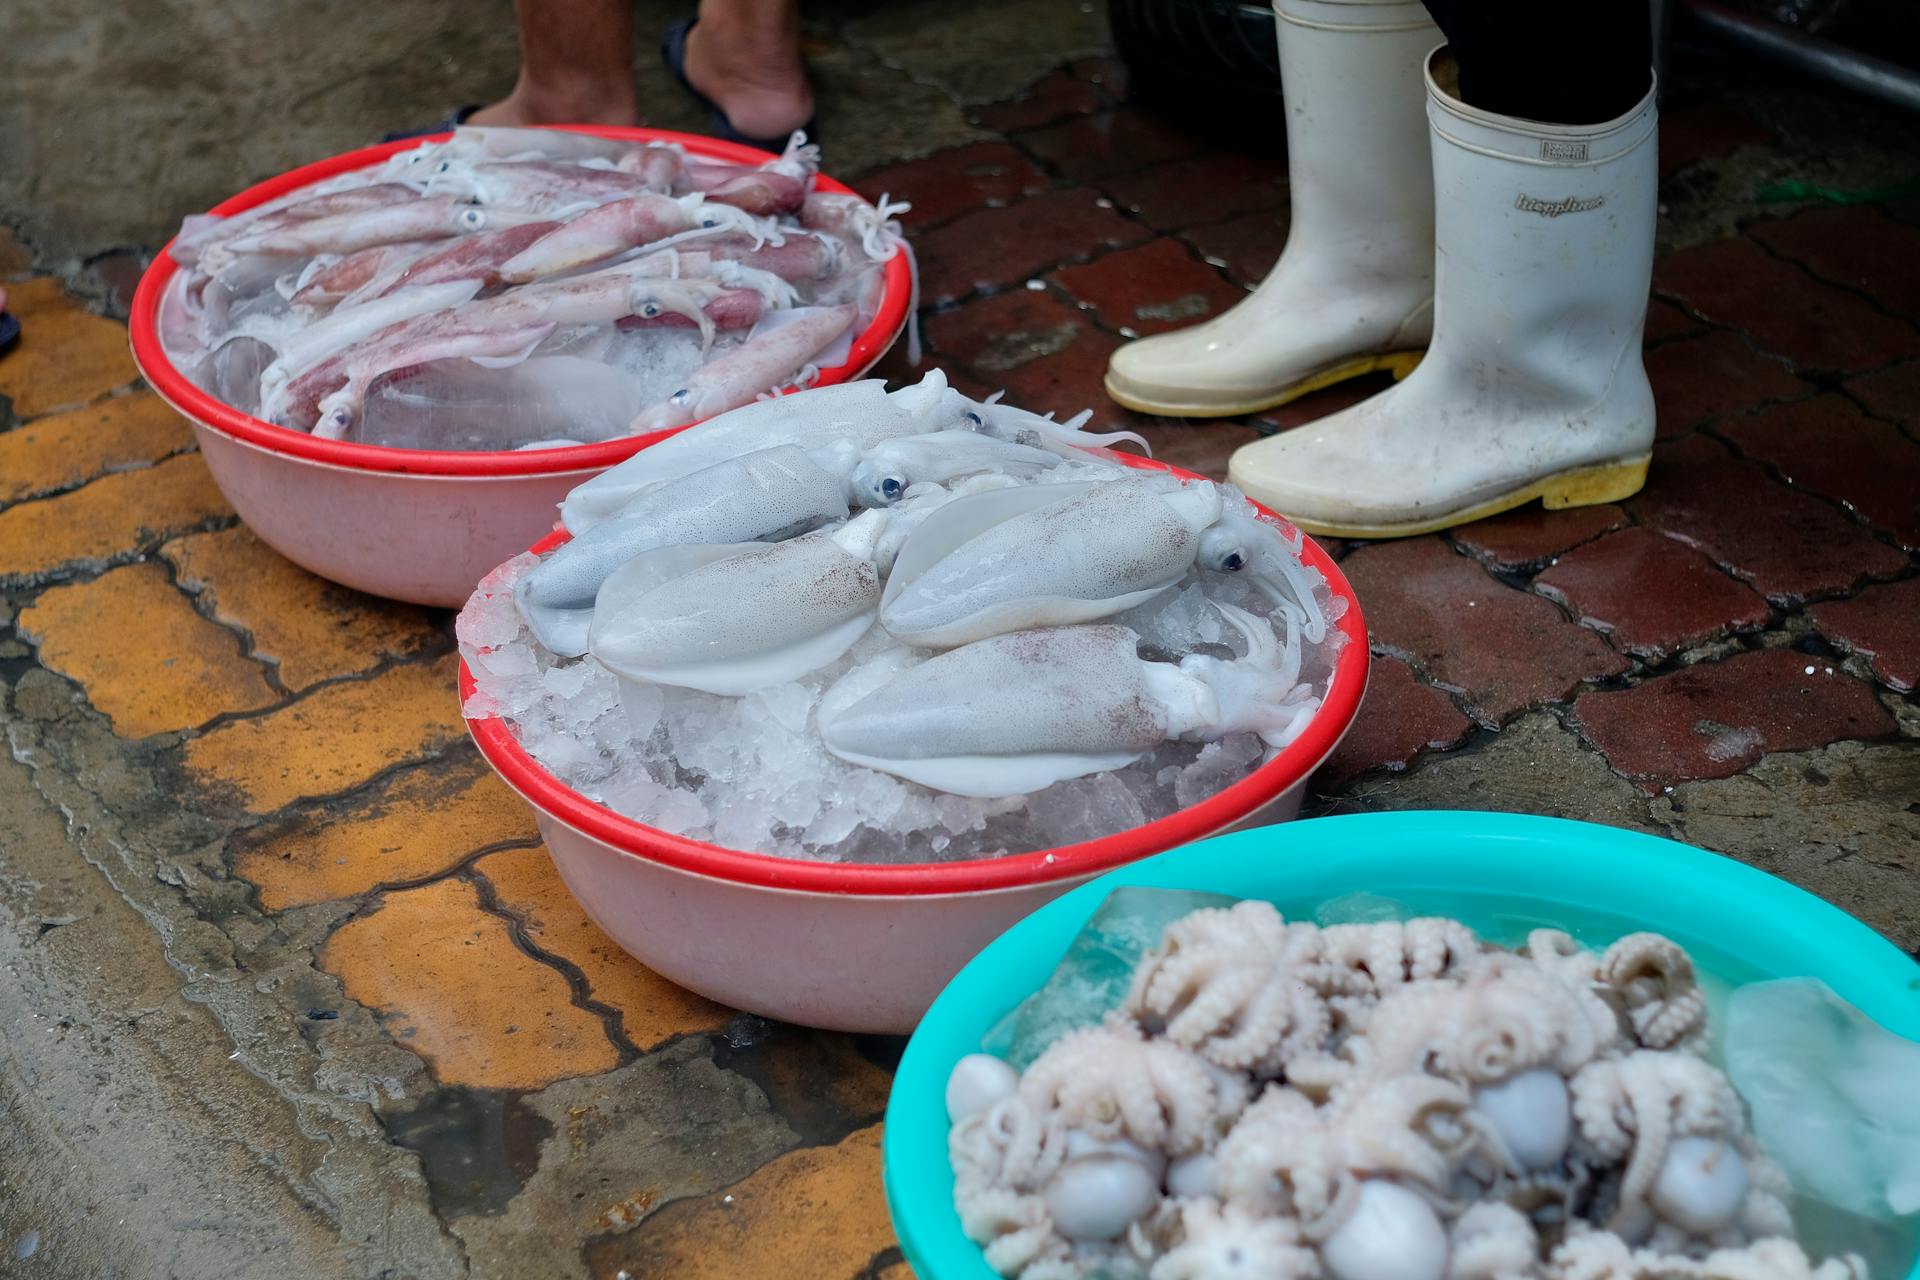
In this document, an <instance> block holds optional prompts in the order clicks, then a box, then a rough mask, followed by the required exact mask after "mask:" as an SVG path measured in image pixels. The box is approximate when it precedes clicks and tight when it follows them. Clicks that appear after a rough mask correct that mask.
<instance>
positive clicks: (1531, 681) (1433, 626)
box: [1340, 537, 1627, 725]
mask: <svg viewBox="0 0 1920 1280" xmlns="http://www.w3.org/2000/svg"><path fill="white" fill-rule="evenodd" d="M1340 567H1341V569H1342V570H1344V571H1345V573H1346V575H1347V577H1348V579H1349V580H1350V581H1351V582H1352V583H1353V586H1354V590H1355V591H1357V592H1358V593H1359V596H1360V600H1361V602H1362V607H1363V608H1364V609H1365V610H1366V615H1367V627H1368V630H1369V631H1370V632H1371V633H1372V635H1373V642H1374V645H1375V647H1376V648H1381V649H1385V650H1386V651H1387V652H1389V653H1392V654H1395V655H1398V656H1403V657H1406V658H1408V659H1409V660H1411V661H1412V663H1413V664H1414V666H1415V667H1417V668H1418V669H1420V670H1421V671H1423V672H1425V673H1426V674H1427V675H1428V676H1430V677H1432V678H1433V680H1434V681H1435V682H1436V683H1439V684H1442V685H1445V686H1447V687H1449V688H1454V689H1459V690H1461V691H1462V693H1463V695H1464V696H1465V699H1466V701H1467V702H1468V704H1469V705H1470V706H1471V707H1472V708H1473V709H1474V711H1475V713H1476V715H1477V717H1478V718H1479V719H1481V720H1482V721H1483V722H1485V723H1487V724H1490V725H1498V724H1503V723H1505V722H1506V721H1508V720H1511V719H1512V718H1513V717H1514V716H1516V715H1518V714H1520V712H1522V711H1524V710H1526V709H1527V708H1528V707H1530V706H1533V705H1535V704H1537V703H1541V702H1548V701H1553V700H1556V699H1559V698H1563V697H1565V696H1566V695H1567V694H1568V693H1569V692H1571V691H1572V690H1573V689H1575V688H1576V687H1578V686H1579V685H1580V684H1582V683H1584V682H1586V681H1588V680H1600V679H1605V678H1607V677H1609V676H1616V675H1619V674H1620V673H1622V672H1623V671H1625V670H1626V669H1627V662H1626V660H1625V659H1624V658H1622V657H1621V656H1620V655H1619V654H1617V653H1615V652H1614V651H1613V650H1612V649H1610V648H1608V647H1607V644H1606V642H1605V641H1604V640H1602V639H1601V638H1600V637H1599V636H1597V635H1595V634H1594V633H1593V632H1591V631H1588V630H1587V629H1586V628H1584V627H1580V626H1576V625H1575V624H1573V623H1571V622H1568V621H1567V620H1566V618H1564V617H1563V616H1561V613H1560V611H1559V610H1558V609H1556V608H1555V607H1554V606H1553V605H1551V604H1549V603H1547V602H1546V601H1545V600H1543V599H1541V598H1540V597H1538V596H1531V595H1528V594H1526V593H1525V592H1520V591H1515V590H1513V589H1512V588H1510V587H1508V586H1506V585H1505V584H1504V583H1502V582H1500V581H1499V580H1497V579H1496V578H1494V577H1493V576H1492V575H1490V574H1489V573H1487V571H1486V570H1484V569H1482V568H1481V567H1480V566H1479V565H1478V564H1475V563H1474V562H1473V561H1472V560H1469V559H1468V558H1466V557H1465V556H1461V555H1456V554H1454V552H1453V551H1452V550H1451V549H1450V548H1449V547H1448V546H1447V544H1446V543H1445V542H1443V541H1441V540H1440V539H1439V538H1438V537H1428V538H1409V539H1407V540H1405V541H1403V542H1393V543H1381V544H1379V545H1377V546H1370V547H1363V548H1361V549H1359V550H1357V551H1355V552H1353V553H1352V554H1350V555H1348V556H1347V558H1346V559H1345V560H1344V561H1342V562H1341V565H1340Z"/></svg>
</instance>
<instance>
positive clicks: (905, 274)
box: [128, 125, 912, 477]
mask: <svg viewBox="0 0 1920 1280" xmlns="http://www.w3.org/2000/svg"><path fill="white" fill-rule="evenodd" d="M548 127H550V128H555V129H559V130H562V131H565V132H569V133H591V134H595V135H597V136H599V137H603V138H617V139H622V140H626V141H632V142H672V143H678V144H679V145H681V146H682V147H685V148H686V149H687V151H688V152H689V153H691V154H693V155H698V156H704V157H707V158H710V159H715V160H728V161H732V162H734V163H738V164H761V163H763V162H765V161H767V160H770V159H773V155H772V153H771V152H767V151H762V150H760V149H759V148H757V147H748V146H742V145H741V144H739V143H736V142H725V141H722V140H721V139H719V138H705V137H700V136H698V135H696V134H691V133H676V132H674V131H672V130H669V129H636V128H624V127H619V126H613V125H552V126H548ZM452 136H453V135H452V134H451V133H437V134H433V135H432V136H430V137H419V138H402V139H400V140H398V141H396V142H382V143H379V144H377V145H375V146H371V147H361V148H360V149H358V150H356V151H348V152H344V153H343V154H341V155H337V156H333V157H331V158H330V159H326V160H319V161H315V162H314V163H313V164H309V165H302V166H301V167H300V168H298V169H290V170H288V171H287V172H286V173H283V174H281V175H280V176H278V177H276V178H269V179H267V180H266V181H265V182H262V183H258V184H256V185H254V186H251V187H248V188H247V189H246V190H245V191H242V192H241V193H240V194H238V195H236V196H233V197H232V198H230V199H227V200H222V201H221V202H220V203H219V204H217V205H215V206H214V207H213V209H212V210H211V212H213V213H217V214H233V213H240V212H242V211H244V210H247V209H251V208H253V207H254V206H255V205H257V204H264V203H265V202H267V201H268V200H271V199H273V198H274V197H276V196H280V195H284V194H286V193H287V192H289V191H292V190H294V189H296V188H298V187H304V186H306V185H308V184H309V183H314V182H318V181H320V180H321V179H323V178H330V177H332V176H334V175H335V174H338V173H345V172H347V171H348V170H351V169H363V168H366V167H367V166H369V165H372V164H375V163H378V162H379V161H381V160H384V159H386V158H387V157H388V156H390V155H392V154H393V153H394V152H396V151H405V150H408V149H410V148H413V147H417V146H419V145H420V144H421V143H423V142H439V141H441V140H443V139H446V138H450V137H452ZM814 185H815V188H816V189H817V190H821V191H831V192H836V193H840V194H846V195H858V194H859V193H858V192H856V191H854V190H853V188H852V187H849V186H847V185H846V184H845V183H842V182H836V181H835V180H833V179H832V178H829V177H827V176H826V175H825V174H821V175H820V176H819V177H818V178H817V179H816V180H815V183H814ZM172 245H173V242H172V241H171V240H169V241H168V242H167V248H168V249H171V248H172ZM179 270H180V265H179V264H178V263H176V262H175V261H174V260H173V257H172V255H171V254H169V253H168V252H167V249H163V250H161V251H160V253H159V254H158V255H157V256H156V257H155V258H154V260H153V261H152V263H150V264H149V265H148V267H147V269H146V272H145V273H144V274H143V275H142V276H141V277H140V285H139V287H138V288H137V289H135V290H134V294H133V314H132V316H131V320H130V323H129V326H128V328H129V330H130V333H131V337H132V342H133V358H134V363H136V364H137V365H139V367H140V373H141V375H142V376H143V377H145V378H146V380H147V382H148V383H149V384H151V385H152V387H153V389H154V390H155V391H157V392H159V393H160V395H161V397H162V398H163V399H165V400H166V401H167V402H168V403H169V404H171V405H172V406H173V407H174V408H176V409H178V410H179V411H180V412H182V413H184V414H186V415H187V416H188V417H191V418H193V419H195V420H196V421H198V422H199V423H201V424H202V425H204V426H208V427H211V428H213V429H215V430H217V431H221V432H224V433H225V434H227V435H230V436H233V437H235V438H237V439H240V440H243V441H245V442H246V443H248V444H252V445H258V446H259V447H260V448H263V449H266V450H269V451H270V452H273V453H284V454H288V455H290V456H292V457H296V458H305V459H307V460H309V461H312V462H323V463H329V464H331V465H334V466H341V467H352V468H355V469H358V470H363V471H401V472H407V473H410V474H414V475H441V476H489V477H514V476H531V475H546V474H549V473H553V472H563V471H584V470H593V469H604V468H606V467H611V466H613V465H614V464H615V463H618V462H623V461H625V460H626V459H627V458H630V457H632V456H633V455H634V454H635V453H638V452H639V451H640V450H641V449H643V448H645V447H646V446H647V445H650V444H653V443H655V442H657V441H660V440H664V439H665V438H666V437H668V436H670V435H672V434H674V433H675V432H677V431H681V430H684V429H685V428H682V427H670V428H668V429H666V430H664V431H653V432H647V433H645V434H643V435H633V436H621V437H620V438H619V439H617V440H602V441H599V442H597V443H594V444H577V445H566V446H563V447H560V448H555V449H526V450H521V451H512V450H507V451H497V452H495V451H488V452H482V451H478V450H453V449H448V450H435V449H394V448H388V447H387V446H385V445H377V444H355V443H352V442H350V441H346V440H320V439H316V438H315V437H313V436H310V435H308V434H307V433H306V432H304V431H295V430H293V429H292V428H290V427H281V426H275V425H274V424H273V423H270V422H264V421H262V420H261V419H259V418H256V417H253V416H252V415H250V414H245V413H241V412H240V411H239V410H238V409H235V408H233V407H232V406H231V405H227V404H222V403H221V402H220V401H218V400H216V399H215V398H214V397H212V396H210V395H208V394H207V393H206V392H204V391H202V390H201V389H200V388H199V387H197V386H195V385H194V384H193V383H192V382H191V381H189V380H188V378H187V376H186V375H185V374H183V373H182V372H181V371H180V370H179V369H177V368H175V367H174V364H173V362H172V361H171V360H169V359H168V358H167V353H166V352H165V351H164V350H163V349H162V348H161V345H160V324H159V318H160V301H161V299H162V298H163V297H164V296H165V294H166V289H167V286H168V285H169V284H171V283H172V281H173V277H174V275H175V274H176V273H177V272H178V271H179ZM883 270H884V271H885V276H884V280H885V284H884V288H883V290H882V294H881V300H880V311H879V314H877V315H875V316H874V318H873V322H872V323H871V324H869V325H868V326H867V327H866V328H865V329H864V330H862V331H861V332H859V333H857V334H855V335H854V338H853V348H852V350H851V351H849V352H848V354H847V359H846V362H845V363H844V364H837V365H833V366H831V367H829V368H825V369H822V370H821V371H820V380H819V381H818V382H816V383H815V384H814V385H815V386H822V387H824V386H830V385H832V384H834V383H836V382H846V381H849V380H850V379H853V378H857V377H859V376H860V375H861V374H863V373H865V372H866V371H867V370H868V369H870V368H872V367H873V366H874V365H875V364H877V363H878V362H879V360H880V357H881V356H883V355H885V354H886V351H887V348H888V347H889V346H891V345H892V344H893V341H894V339H895V338H897V337H898V336H899V335H900V331H901V329H903V328H904V327H905V326H906V323H907V305H908V299H909V298H910V296H911V294H912V276H911V268H910V267H909V266H908V263H907V256H906V255H905V254H904V253H896V254H894V255H893V257H892V258H890V259H888V261H887V263H886V265H885V267H884V268H883Z"/></svg>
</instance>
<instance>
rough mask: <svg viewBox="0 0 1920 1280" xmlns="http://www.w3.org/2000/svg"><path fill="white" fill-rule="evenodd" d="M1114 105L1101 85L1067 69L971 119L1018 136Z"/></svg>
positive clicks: (975, 113) (977, 112) (980, 109)
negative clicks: (1021, 132) (1024, 130)
mask: <svg viewBox="0 0 1920 1280" xmlns="http://www.w3.org/2000/svg"><path fill="white" fill-rule="evenodd" d="M1112 105H1113V102H1112V99H1110V98H1109V97H1108V96H1107V95H1106V94H1105V93H1104V92H1102V91H1101V89H1100V86H1099V85H1098V84H1095V83H1094V82H1093V81H1091V80H1086V79H1083V78H1081V77H1080V76H1077V75H1074V74H1073V73H1072V72H1071V71H1068V70H1065V69H1064V68H1063V69H1062V70H1059V71H1055V72H1053V73H1052V74H1051V75H1048V76H1047V77H1045V78H1044V79H1042V80H1040V81H1038V82H1037V83H1035V84H1034V86H1033V87H1032V88H1031V89H1028V90H1027V91H1026V92H1025V93H1023V94H1021V95H1020V96H1019V97H1018V98H1014V99H1012V100H1011V101H1008V102H996V103H994V104H993V105H992V106H987V107H977V108H975V109H974V110H973V111H972V113H971V115H972V117H973V121H974V123H975V124H978V125H980V126H982V127H983V128H987V129H992V130H993V131H994V132H996V133H1016V132H1018V131H1020V130H1022V129H1037V128H1039V127H1040V126H1041V125H1047V124H1055V123H1058V122H1059V121H1061V120H1065V119H1068V118H1069V117H1072V116H1084V115H1091V114H1092V113H1093V112H1095V111H1099V110H1101V109H1103V108H1105V107H1109V106H1112Z"/></svg>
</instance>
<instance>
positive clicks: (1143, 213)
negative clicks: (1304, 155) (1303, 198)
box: [1101, 151, 1287, 231]
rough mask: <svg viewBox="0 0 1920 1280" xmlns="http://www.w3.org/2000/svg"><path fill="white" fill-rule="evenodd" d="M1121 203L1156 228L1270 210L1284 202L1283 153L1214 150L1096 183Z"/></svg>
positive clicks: (1175, 229)
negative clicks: (1214, 151)
mask: <svg viewBox="0 0 1920 1280" xmlns="http://www.w3.org/2000/svg"><path fill="white" fill-rule="evenodd" d="M1101 185H1102V186H1103V187H1105V188H1106V192H1107V194H1108V195H1110V196H1112V197H1113V198H1114V201H1115V203H1117V204H1118V205H1119V206H1120V207H1121V208H1122V209H1125V210H1127V211H1128V212H1129V213H1134V214H1138V215H1139V217H1140V219H1141V221H1143V222H1145V223H1146V224H1147V225H1148V226H1150V227H1152V228H1153V229H1154V230H1156V231H1177V230H1179V229H1180V228H1182V227H1191V226H1196V225H1198V224H1200V223H1207V222H1225V221H1226V220H1228V219H1229V218H1236V217H1239V216H1241V215H1243V214H1249V213H1271V211H1272V210H1274V209H1281V208H1285V207H1286V204H1287V162H1286V159H1285V157H1284V156H1261V155H1248V154H1246V153H1244V152H1235V151H1229V152H1216V153H1214V154H1211V155H1204V156H1196V157H1194V158H1193V159H1191V160H1174V161H1171V162H1169V163H1167V164H1160V165H1155V166H1154V167H1153V168H1151V169H1144V170H1142V171H1141V172H1139V173H1134V174H1128V175H1127V176H1126V177H1123V178H1112V179H1109V180H1107V181H1106V182H1104V183H1102V184H1101Z"/></svg>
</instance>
